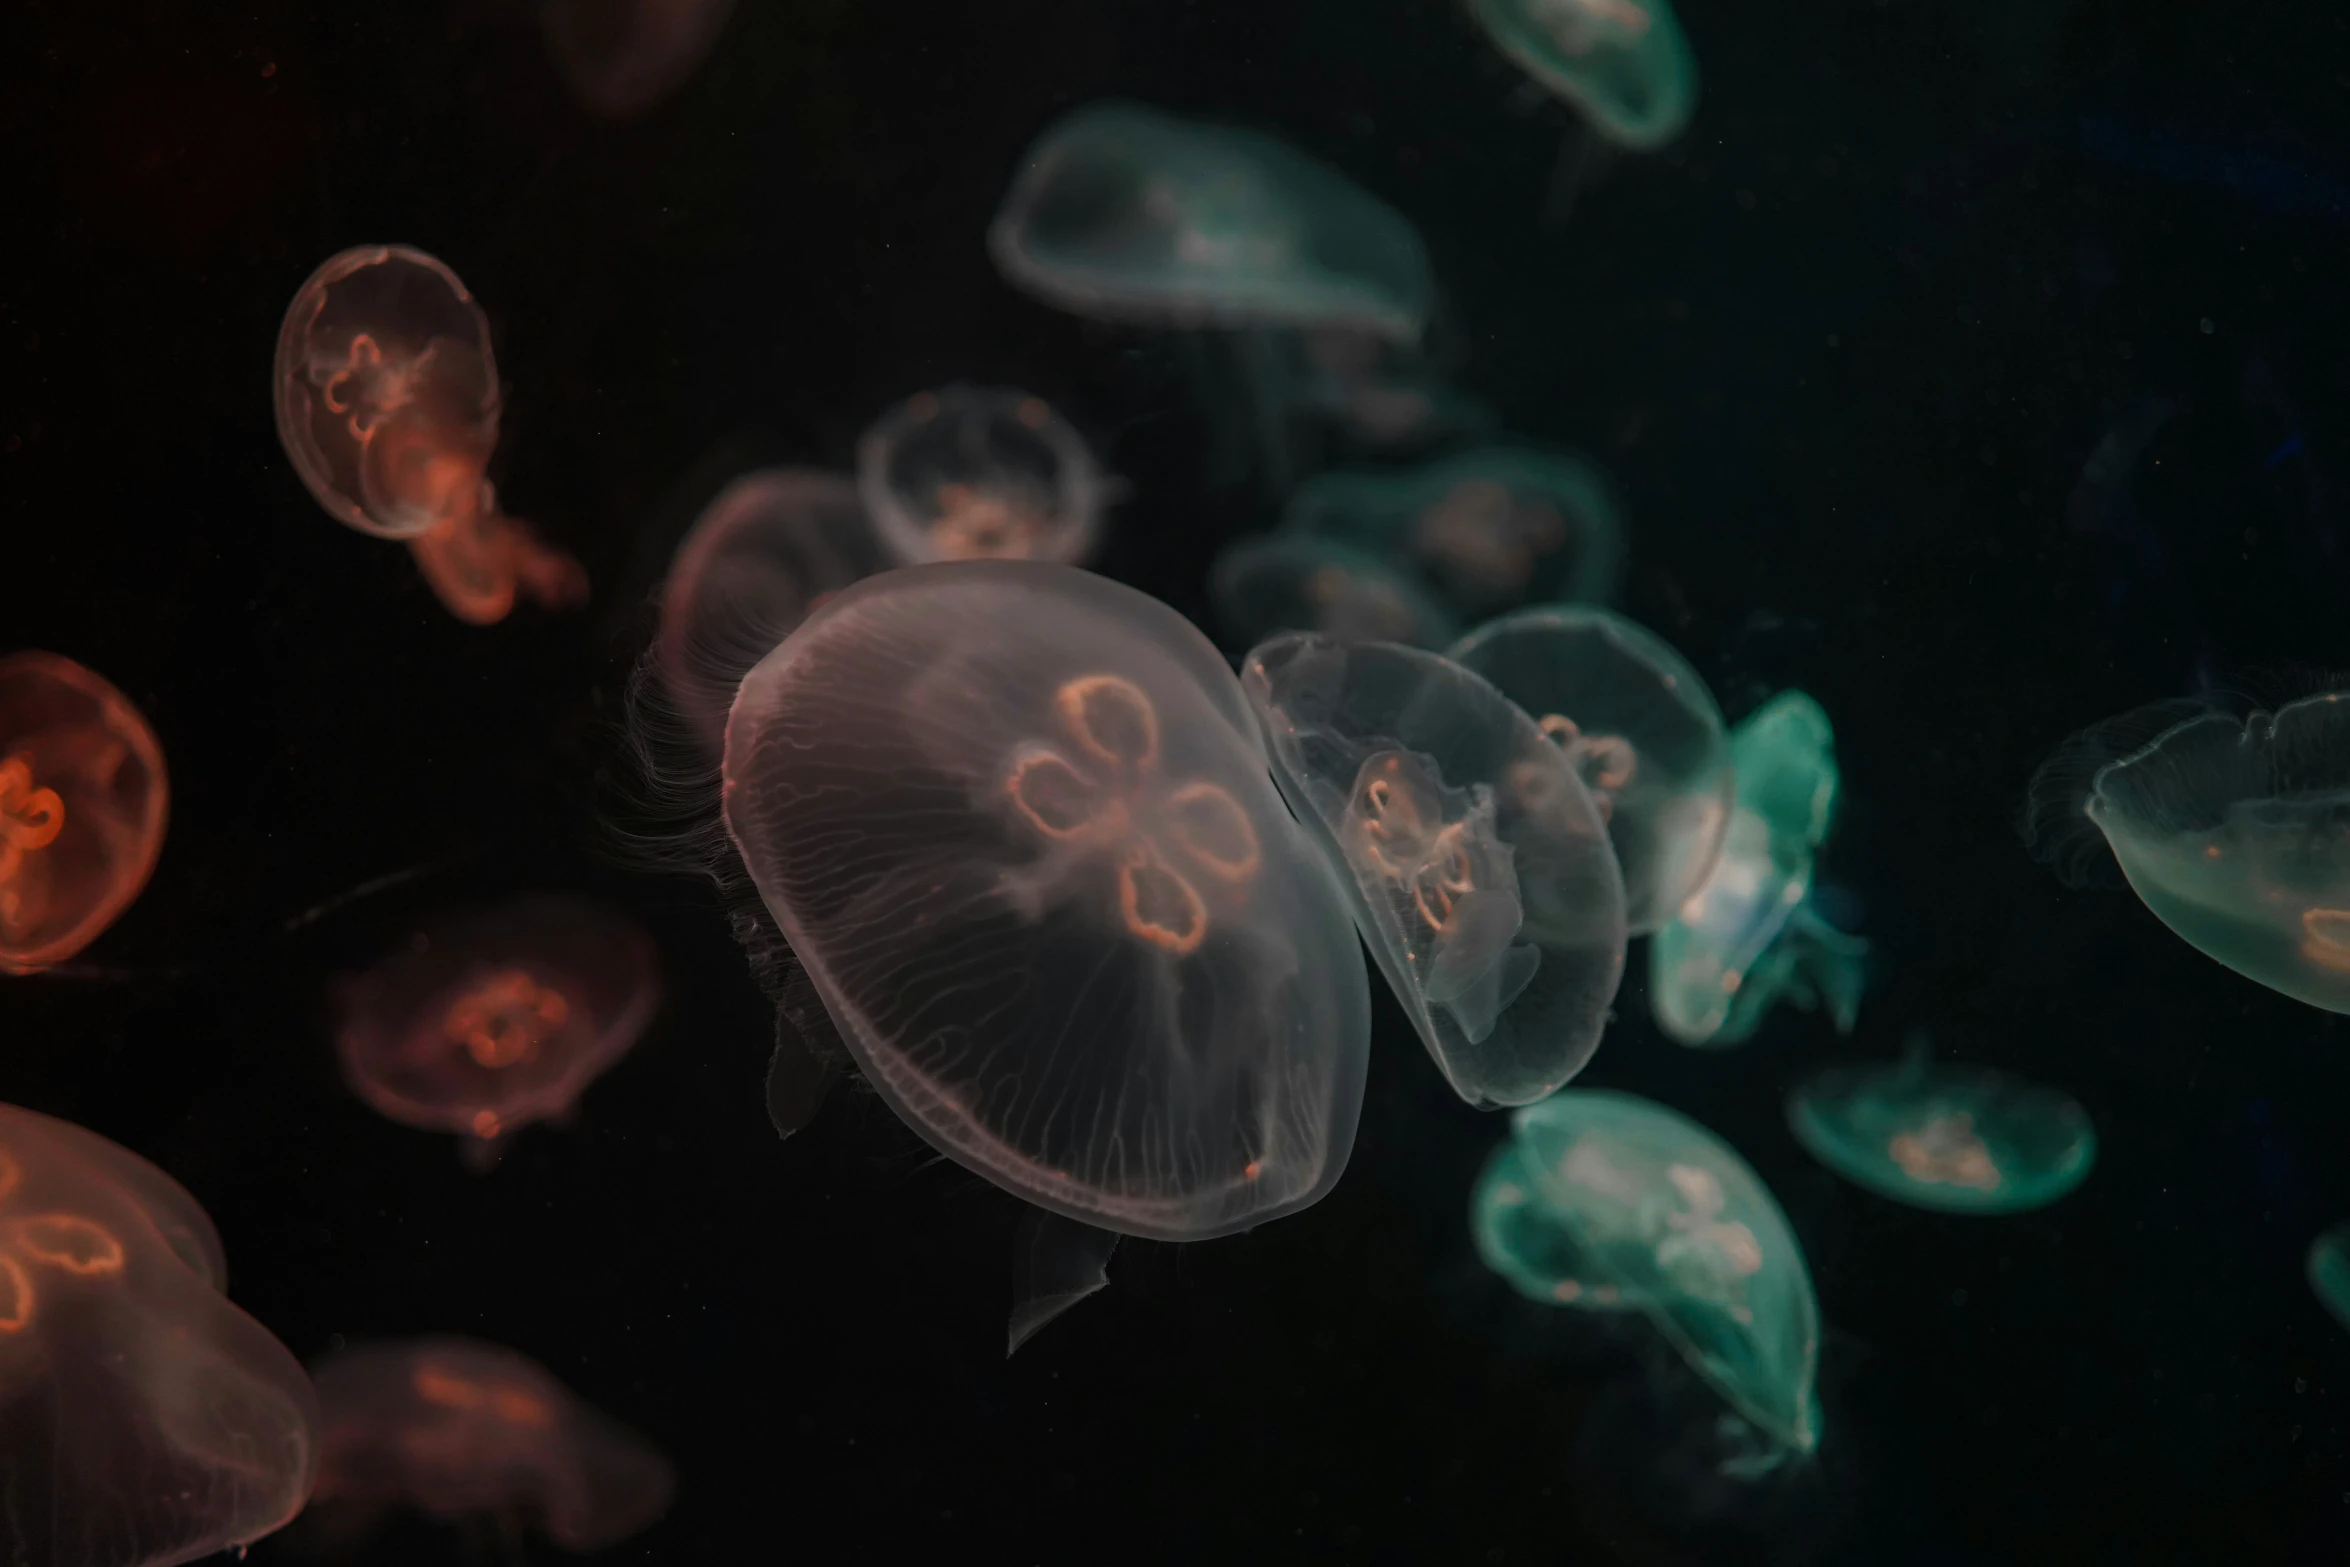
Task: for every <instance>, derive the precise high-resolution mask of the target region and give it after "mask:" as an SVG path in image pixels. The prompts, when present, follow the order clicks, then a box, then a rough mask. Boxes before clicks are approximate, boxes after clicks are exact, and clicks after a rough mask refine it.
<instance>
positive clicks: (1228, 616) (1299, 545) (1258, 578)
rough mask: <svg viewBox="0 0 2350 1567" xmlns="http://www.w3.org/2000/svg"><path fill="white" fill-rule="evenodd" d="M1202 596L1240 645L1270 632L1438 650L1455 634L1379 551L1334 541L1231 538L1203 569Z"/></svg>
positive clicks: (1447, 617) (1449, 621)
mask: <svg viewBox="0 0 2350 1567" xmlns="http://www.w3.org/2000/svg"><path fill="white" fill-rule="evenodd" d="M1208 597H1209V599H1210V601H1211V602H1213V603H1214V605H1215V606H1216V618H1217V619H1218V621H1219V622H1221V623H1222V625H1223V626H1224V628H1225V630H1226V632H1227V633H1228V634H1229V635H1230V636H1231V637H1232V638H1233V640H1234V641H1235V642H1236V643H1238V644H1239V645H1240V646H1242V647H1247V646H1251V645H1253V644H1255V643H1257V642H1259V641H1262V640H1263V639H1264V638H1266V637H1268V636H1270V635H1272V634H1273V633H1274V632H1276V631H1324V632H1328V633H1329V634H1330V635H1331V636H1334V637H1336V638H1338V639H1339V640H1340V641H1345V642H1400V643H1403V644H1405V645H1407V646H1410V647H1441V646H1443V645H1444V644H1445V643H1446V642H1448V641H1450V640H1451V639H1452V637H1453V636H1454V634H1455V627H1454V622H1453V618H1452V613H1451V611H1449V610H1447V609H1446V608H1445V607H1444V606H1443V605H1442V604H1440V603H1438V602H1437V601H1436V600H1435V599H1434V598H1433V597H1431V596H1430V595H1429V593H1428V591H1427V590H1426V589H1424V588H1422V587H1421V586H1420V585H1419V584H1418V583H1417V582H1415V581H1413V580H1412V579H1411V578H1410V577H1408V576H1406V575H1404V574H1403V573H1402V572H1399V571H1397V570H1396V569H1395V568H1394V567H1393V566H1391V565H1389V564H1388V563H1387V562H1386V561H1385V560H1384V559H1382V558H1380V557H1379V556H1376V555H1371V554H1367V553H1365V552H1363V551H1361V550H1358V549H1355V548H1354V547H1353V546H1351V545H1348V544H1346V543H1343V542H1341V541H1340V540H1337V539H1325V538H1315V537H1310V536H1291V535H1286V534H1271V535H1266V536H1262V537H1257V538H1244V539H1237V540H1235V541H1233V542H1232V543H1231V544H1229V545H1227V546H1225V548H1224V550H1223V551H1222V552H1221V553H1220V554H1218V555H1217V557H1216V561H1215V564H1214V566H1212V567H1211V568H1210V570H1209V577H1208Z"/></svg>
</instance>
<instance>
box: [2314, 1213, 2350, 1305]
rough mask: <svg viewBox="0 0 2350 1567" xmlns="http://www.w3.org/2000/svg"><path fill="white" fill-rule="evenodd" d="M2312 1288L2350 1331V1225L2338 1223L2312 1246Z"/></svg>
mask: <svg viewBox="0 0 2350 1567" xmlns="http://www.w3.org/2000/svg"><path fill="white" fill-rule="evenodd" d="M2309 1287H2310V1288H2311V1289H2313V1290H2315V1291H2316V1292H2317V1298H2318V1300H2319V1301H2320V1302H2321V1303H2322V1304H2323V1305H2324V1306H2325V1308H2326V1310H2328V1311H2330V1312H2332V1313H2333V1316H2334V1320H2335V1321H2336V1322H2339V1323H2340V1324H2342V1326H2343V1327H2344V1328H2346V1329H2350V1224H2337V1225H2335V1226H2334V1227H2333V1228H2332V1229H2330V1230H2328V1231H2326V1232H2325V1233H2324V1234H2323V1235H2320V1236H2319V1237H2318V1238H2317V1239H2316V1240H2314V1241H2311V1242H2310V1243H2309Z"/></svg>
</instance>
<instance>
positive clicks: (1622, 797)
mask: <svg viewBox="0 0 2350 1567" xmlns="http://www.w3.org/2000/svg"><path fill="white" fill-rule="evenodd" d="M1445 656H1446V657H1448V658H1450V659H1451V660H1452V661H1453V662H1454V663H1456V664H1460V665H1462V666H1464V667H1465V668H1468V669H1473V670H1475V671H1476V672H1477V673H1478V674H1480V675H1483V676H1484V677H1485V678H1486V679H1487V680H1489V681H1491V682H1493V685H1494V688H1495V689H1496V690H1498V691H1500V692H1501V694H1502V695H1503V696H1506V697H1508V698H1509V699H1510V700H1511V701H1513V702H1515V703H1517V704H1518V706H1520V707H1522V708H1524V709H1525V710H1526V711H1527V712H1528V713H1529V714H1532V715H1533V716H1534V719H1535V722H1536V723H1538V724H1540V725H1541V727H1542V732H1543V733H1544V734H1546V735H1548V736H1550V737H1551V739H1552V740H1553V741H1555V742H1556V743H1557V744H1558V745H1559V747H1560V748H1561V749H1562V750H1564V751H1565V752H1566V753H1567V756H1568V758H1569V759H1570V760H1571V761H1573V763H1574V764H1575V771H1576V772H1577V773H1578V774H1580V775H1581V776H1582V779H1583V782H1584V783H1585V784H1586V785H1588V786H1589V787H1590V789H1591V794H1592V798H1593V799H1595V800H1596V801H1597V802H1598V803H1599V808H1600V814H1601V815H1602V816H1603V817H1604V818H1606V820H1607V830H1608V838H1609V841H1610V842H1612V843H1613V844H1614V845H1615V850H1616V863H1617V864H1618V865H1620V866H1622V867H1623V871H1624V902H1625V906H1626V910H1627V913H1628V917H1629V918H1630V921H1631V927H1632V931H1633V934H1635V935H1641V934H1645V933H1646V932H1649V931H1652V930H1654V929H1656V928H1657V927H1658V926H1659V925H1661V924H1663V923H1664V922H1665V921H1666V920H1669V919H1671V918H1672V917H1673V915H1674V913H1675V911H1676V910H1678V909H1679V908H1680V907H1681V905H1682V904H1683V902H1685V901H1686V900H1687V899H1688V897H1689V895H1690V894H1691V893H1693V892H1695V891H1697V889H1698V888H1699V887H1701V886H1703V885H1704V884H1705V881H1706V878H1707V877H1708V876H1710V875H1712V874H1713V868H1714V863H1715V861H1716V860H1717V859H1718V858H1719V857H1720V855H1721V850H1722V835H1723V834H1724V833H1725V832H1726V831H1727V830H1728V828H1729V824H1730V812H1731V808H1732V805H1733V803H1734V801H1735V798H1736V791H1737V781H1736V779H1735V777H1734V776H1733V774H1732V772H1731V769H1730V742H1729V737H1728V735H1727V734H1726V733H1725V732H1724V731H1723V728H1722V710H1721V709H1720V708H1719V707H1717V706H1715V705H1714V697H1713V693H1712V692H1711V691H1709V690H1707V689H1706V684H1705V681H1704V680H1703V679H1701V678H1700V677H1699V676H1698V673H1697V671H1696V670H1694V669H1692V668H1690V667H1689V661H1688V660H1687V659H1684V658H1683V657H1682V656H1681V655H1680V654H1678V653H1676V652H1674V651H1673V649H1672V648H1670V647H1668V646H1666V645H1665V643H1664V641H1663V640H1662V639H1661V638H1659V637H1657V636H1655V635H1654V634H1653V633H1651V632H1648V631H1646V630H1644V629H1642V628H1641V627H1639V626H1637V625H1635V624H1633V623H1632V622H1631V621H1629V620H1626V619H1625V618H1624V617H1623V616H1621V615H1618V614H1615V613H1613V612H1611V611H1609V610H1605V609H1600V608H1597V607H1596V606H1590V605H1576V604H1552V605H1543V606H1541V607H1539V608H1535V609H1524V610H1519V611H1517V612H1516V613H1514V614H1509V615H1504V616H1502V617H1501V618H1500V619H1498V620H1492V621H1488V622H1486V623H1485V624H1484V625H1482V626H1479V627H1478V628H1477V629H1476V630H1474V631H1472V632H1470V633H1469V634H1468V635H1467V636H1466V637H1464V638H1462V639H1461V640H1460V641H1459V642H1456V643H1454V644H1453V646H1452V649H1451V651H1450V652H1449V653H1447V654H1446V655H1445Z"/></svg>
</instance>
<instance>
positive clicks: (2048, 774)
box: [2027, 691, 2350, 1012]
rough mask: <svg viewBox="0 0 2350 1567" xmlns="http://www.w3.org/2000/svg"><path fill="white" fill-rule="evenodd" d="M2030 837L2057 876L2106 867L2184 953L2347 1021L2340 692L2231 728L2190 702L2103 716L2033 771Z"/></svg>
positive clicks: (2348, 844)
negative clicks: (2117, 871)
mask: <svg viewBox="0 0 2350 1567" xmlns="http://www.w3.org/2000/svg"><path fill="white" fill-rule="evenodd" d="M2027 832H2028V834H2029V835H2030V837H2031V839H2032V845H2033V850H2034V852H2035V853H2036V854H2037V855H2038V856H2039V857H2040V858H2042V859H2044V860H2048V861H2050V862H2052V863H2053V864H2054V865H2055V866H2056V868H2057V870H2058V872H2059V874H2061V875H2063V876H2064V877H2065V878H2066V879H2067V880H2068V881H2072V882H2074V883H2076V884H2079V883H2082V882H2087V881H2093V880H2096V879H2097V878H2098V875H2099V873H2100V872H2103V871H2106V870H2108V869H2110V866H2111V864H2112V863H2113V862H2116V861H2118V862H2119V864H2120V868H2121V873H2122V876H2123V877H2124V878H2126V879H2127V881H2128V883H2129V886H2130V887H2131V889H2132V890H2133V891H2135V892H2136V893H2137V894H2138V897H2139V898H2140V900H2142V901H2143V902H2144V903H2145V905H2146V906H2147V907H2148V908H2149V909H2152V910H2153V911H2154V915H2155V917H2156V918H2157V919H2159V920H2161V921H2162V922H2163V924H2165V925H2167V926H2169V927H2170V928H2171V931H2172V933H2173V934H2175V935H2177V936H2178V937H2180V938H2181V939H2182V940H2184V941H2185V942H2186V943H2187V944H2188V945H2189V946H2191V947H2194V948H2195V949H2197V950H2198V951H2200V952H2202V953H2203V954H2204V955H2205V956H2206V957H2210V958H2215V959H2217V960H2218V961H2219V962H2221V963H2223V964H2225V965H2226V966H2227V967H2229V968H2231V969H2234V970H2235V971H2236V972H2237V973H2239V974H2241V975H2243V976H2244V977H2245V978H2247V979H2250V980H2254V981H2257V982H2258V983H2260V984H2263V985H2266V986H2267V987H2268V988H2269V989H2271V990H2275V991H2281V992H2282V993H2284V994H2285V995H2288V996H2291V997H2292V998H2293V999H2294V1000H2296V1001H2303V1002H2307V1003H2308V1004H2309V1005H2311V1006H2313V1007H2321V1008H2323V1009H2324V1010H2326V1011H2328V1012H2350V701H2345V700H2344V693H2342V692H2340V691H2325V692H2320V693H2318V694H2316V695H2314V696H2307V697H2303V698H2302V699H2301V700H2299V701H2296V702H2291V703H2288V704H2286V705H2284V706H2282V707H2280V708H2278V709H2277V710H2276V711H2274V712H2254V713H2251V714H2249V715H2247V716H2245V717H2243V718H2241V719H2239V718H2237V717H2236V716H2234V715H2233V714H2232V713H2229V712H2225V711H2222V710H2220V709H2218V708H2216V707H2213V706H2211V705H2209V704H2207V703H2202V702H2193V701H2183V702H2162V703H2156V704H2155V705H2154V706H2152V707H2148V708H2142V709H2140V710H2138V711H2137V712H2134V713H2128V714H2124V715H2123V716H2122V717H2120V718H2115V719H2109V720H2107V721H2106V722H2104V723H2102V724H2099V725H2097V726H2096V727H2094V728H2092V729H2089V730H2087V731H2085V732H2084V733H2081V734H2078V735H2075V736H2073V737H2072V738H2071V739H2070V740H2068V741H2066V742H2065V744H2064V745H2063V746H2062V747H2060V748H2059V749H2058V751H2057V753H2056V754H2055V755H2054V756H2052V757H2051V758H2049V760H2048V761H2047V762H2046V763H2045V764H2043V765H2042V767H2041V768H2040V771H2039V773H2038V775H2037V776H2035V777H2034V778H2033V780H2032V804H2031V813H2030V819H2029V821H2028V823H2027ZM2099 835H2102V838H2103V842H2102V843H2099V841H2098V839H2099ZM2108 850H2110V855H2109V854H2108V852H2107V851H2108Z"/></svg>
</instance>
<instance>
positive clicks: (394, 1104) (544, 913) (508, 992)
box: [335, 894, 661, 1168]
mask: <svg viewBox="0 0 2350 1567" xmlns="http://www.w3.org/2000/svg"><path fill="white" fill-rule="evenodd" d="M660 998H661V984H660V978H659V974H658V971H657V966H656V964H655V960H654V952H653V943H652V939H651V938H650V937H648V936H647V935H646V934H645V933H644V931H643V930H641V929H640V928H638V926H637V925H636V923H635V922H634V921H632V920H630V919H628V918H627V917H626V916H624V915H621V914H618V913H615V912H613V911H611V910H608V909H605V908H603V907H602V906H600V905H597V904H594V903H589V902H587V901H585V900H583V899H578V898H566V897H556V896H552V895H548V894H531V895H527V896H524V897H518V898H513V899H509V900H508V901H506V902H504V903H498V904H492V905H490V906H489V907H487V908H483V909H478V910H472V911H469V912H467V913H464V914H461V915H458V916H456V917H454V918H450V919H447V920H444V921H442V922H440V923H439V924H437V925H435V926H432V927H430V928H428V929H427V930H426V931H424V932H423V933H422V934H420V935H418V936H417V937H416V938H415V939H414V940H412V941H411V942H409V943H408V944H407V945H406V946H404V947H403V948H402V949H401V950H400V951H399V952H397V953H395V954H394V955H392V956H391V957H389V958H386V959H385V960H384V961H383V962H381V963H379V964H377V965H376V966H375V967H374V968H372V969H369V970H368V971H367V972H365V973H364V974H361V975H358V976H357V977H356V978H354V979H351V980H349V981H347V982H345V983H344V984H343V985H342V986H341V987H339V990H338V994H337V998H336V999H337V1003H338V1005H337V1011H338V1014H339V1016H338V1021H337V1025H336V1031H335V1044H336V1048H337V1051H338V1053H339V1054H340V1055H341V1057H342V1063H343V1075H344V1077H345V1078H346V1079H348V1080H349V1082H350V1084H351V1087H352V1090H353V1091H354V1092H356V1093H357V1094H358V1095H359V1097H360V1098H361V1099H364V1100H365V1101H367V1103H368V1104H369V1105H371V1106H373V1107H374V1108H375V1109H376V1111H378V1112H379V1113H380V1114H382V1115H384V1116H386V1117H388V1118H389V1119H391V1120H394V1121H397V1122H399V1123H400V1124H401V1125H403V1126H413V1127H419V1128H422V1129H423V1130H425V1131H432V1132H456V1133H459V1134H461V1135H463V1136H465V1137H466V1138H468V1139H469V1140H470V1141H469V1142H468V1144H467V1157H468V1158H469V1159H470V1160H472V1161H473V1162H475V1163H477V1164H478V1165H480V1166H482V1167H484V1168H486V1167H487V1166H488V1165H489V1164H491V1163H493V1162H495V1160H496V1158H497V1155H498V1153H499V1152H500V1150H501V1146H502V1140H503V1139H504V1138H505V1137H507V1136H508V1135H509V1134H511V1133H513V1132H514V1131H516V1130H518V1129H519V1128H521V1127H524V1126H527V1125H529V1124H530V1123H531V1122H533V1121H542V1120H547V1119H550V1118H553V1117H558V1116H561V1115H563V1114H564V1113H566V1112H567V1111H569V1109H570V1108H571V1105H572V1102H573V1101H574V1100H576V1099H577V1098H578V1097H579V1095H580V1094H581V1092H582V1091H584V1090H585V1089H586V1087H587V1085H588V1084H589V1083H591V1082H593V1081H594V1080H595V1079H596V1078H597V1077H599V1076H601V1075H602V1074H603V1073H604V1071H605V1070H607V1069H608V1068H609V1067H610V1066H611V1065H612V1064H613V1063H614V1062H615V1061H617V1060H619V1059H620V1058H621V1057H622V1056H623V1055H625V1054H627V1053H628V1050H629V1048H630V1047H631V1046H632V1045H634V1044H635V1043H636V1041H637V1036H638V1035H640V1034H642V1033H643V1032H644V1030H645V1025H646V1024H647V1023H649V1022H650V1021H651V1020H652V1016H653V1013H654V1011H655V1010H656V1009H657V1008H658V1007H659V1005H660Z"/></svg>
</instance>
